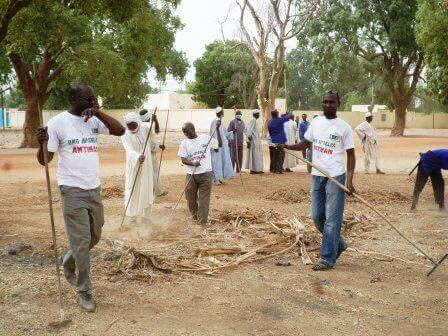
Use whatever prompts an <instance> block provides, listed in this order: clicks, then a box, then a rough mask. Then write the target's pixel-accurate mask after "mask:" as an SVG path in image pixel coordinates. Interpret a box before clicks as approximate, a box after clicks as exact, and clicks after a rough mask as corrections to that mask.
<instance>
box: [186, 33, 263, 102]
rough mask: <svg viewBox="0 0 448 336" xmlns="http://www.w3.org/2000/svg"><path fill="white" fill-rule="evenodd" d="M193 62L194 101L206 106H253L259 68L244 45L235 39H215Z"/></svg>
mask: <svg viewBox="0 0 448 336" xmlns="http://www.w3.org/2000/svg"><path fill="white" fill-rule="evenodd" d="M194 66H195V69H196V75H195V82H194V84H193V87H192V93H193V94H194V99H195V100H196V101H201V102H204V103H205V104H207V106H208V107H216V106H218V105H219V106H222V107H224V108H233V107H236V108H253V107H255V104H256V92H255V82H256V80H257V75H258V72H257V66H256V64H255V62H254V60H253V58H252V55H251V53H250V51H249V49H248V48H247V46H246V45H244V44H241V43H239V42H237V41H225V42H221V41H215V42H213V43H211V44H209V45H207V46H206V50H205V52H204V54H203V55H202V56H201V58H199V59H197V60H196V61H195V62H194Z"/></svg>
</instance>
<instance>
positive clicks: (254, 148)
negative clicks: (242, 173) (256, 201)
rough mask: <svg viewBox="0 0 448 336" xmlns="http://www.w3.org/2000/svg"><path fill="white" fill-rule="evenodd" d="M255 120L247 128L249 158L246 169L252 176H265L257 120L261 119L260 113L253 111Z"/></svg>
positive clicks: (247, 158)
mask: <svg viewBox="0 0 448 336" xmlns="http://www.w3.org/2000/svg"><path fill="white" fill-rule="evenodd" d="M252 116H253V118H252V119H251V120H250V121H249V124H248V125H247V128H246V136H247V157H246V164H245V168H246V169H249V170H250V173H251V174H263V168H264V167H263V149H262V147H261V140H260V127H259V126H258V123H257V120H258V118H260V111H259V110H253V111H252Z"/></svg>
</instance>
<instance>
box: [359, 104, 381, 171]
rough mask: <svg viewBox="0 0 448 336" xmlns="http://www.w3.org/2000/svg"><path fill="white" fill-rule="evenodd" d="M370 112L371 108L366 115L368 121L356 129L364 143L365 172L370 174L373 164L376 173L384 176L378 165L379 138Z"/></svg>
mask: <svg viewBox="0 0 448 336" xmlns="http://www.w3.org/2000/svg"><path fill="white" fill-rule="evenodd" d="M370 110H371V108H370V107H369V112H367V113H366V114H365V117H366V121H363V122H362V123H361V124H359V125H358V127H356V128H355V132H356V134H358V136H359V138H360V139H361V143H362V151H363V152H364V172H365V173H366V174H368V173H369V166H370V163H373V164H374V165H375V168H376V173H377V174H384V172H382V171H381V170H380V167H379V163H378V151H377V144H378V138H377V136H376V131H375V127H373V126H372V120H373V115H372V112H370Z"/></svg>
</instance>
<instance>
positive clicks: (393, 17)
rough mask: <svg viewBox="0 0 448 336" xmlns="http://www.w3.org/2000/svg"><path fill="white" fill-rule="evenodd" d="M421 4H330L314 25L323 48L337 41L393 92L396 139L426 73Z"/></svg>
mask: <svg viewBox="0 0 448 336" xmlns="http://www.w3.org/2000/svg"><path fill="white" fill-rule="evenodd" d="M416 11H417V0H370V1H365V0H330V1H327V2H326V3H325V5H323V6H321V7H320V10H319V11H318V14H317V15H318V20H315V21H313V22H314V24H313V30H312V34H313V35H315V36H316V37H315V39H314V44H315V46H318V47H319V48H320V50H325V49H328V48H333V45H334V44H336V43H338V44H342V45H343V46H345V47H347V48H349V49H350V50H351V51H352V52H353V53H354V54H356V55H358V56H359V57H361V58H363V59H364V60H365V61H367V62H369V63H370V64H371V65H372V67H373V69H374V70H375V73H376V74H377V76H380V77H381V78H382V80H383V81H384V83H385V84H386V86H387V88H388V90H389V92H390V100H391V102H392V104H393V107H394V109H395V124H394V126H393V129H392V131H391V135H392V136H402V135H403V133H404V129H405V125H406V109H407V107H408V106H409V104H410V103H411V101H412V98H413V94H414V92H415V89H416V86H417V83H418V81H419V78H420V75H421V72H422V69H423V52H422V50H421V49H420V48H419V46H418V45H417V42H416V39H415V35H414V27H415V23H416Z"/></svg>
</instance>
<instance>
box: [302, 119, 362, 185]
mask: <svg viewBox="0 0 448 336" xmlns="http://www.w3.org/2000/svg"><path fill="white" fill-rule="evenodd" d="M305 139H307V140H308V141H310V142H312V143H313V145H312V146H313V163H315V164H316V165H318V166H319V167H322V168H324V169H325V170H327V171H328V172H329V173H330V175H331V177H335V176H339V175H342V174H344V173H345V171H346V169H345V152H346V151H347V150H348V149H351V148H354V143H353V132H352V128H351V127H350V125H349V124H347V123H346V122H345V121H344V120H342V119H340V118H335V119H327V118H325V117H324V116H320V117H316V118H314V119H313V121H312V122H311V124H310V126H309V127H308V130H307V131H306V133H305ZM311 174H312V175H316V176H324V174H322V173H321V172H319V171H318V170H317V169H315V168H313V170H312V172H311Z"/></svg>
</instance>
